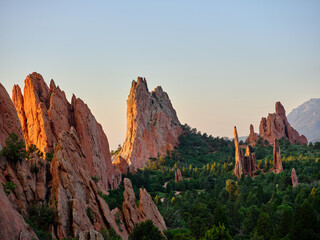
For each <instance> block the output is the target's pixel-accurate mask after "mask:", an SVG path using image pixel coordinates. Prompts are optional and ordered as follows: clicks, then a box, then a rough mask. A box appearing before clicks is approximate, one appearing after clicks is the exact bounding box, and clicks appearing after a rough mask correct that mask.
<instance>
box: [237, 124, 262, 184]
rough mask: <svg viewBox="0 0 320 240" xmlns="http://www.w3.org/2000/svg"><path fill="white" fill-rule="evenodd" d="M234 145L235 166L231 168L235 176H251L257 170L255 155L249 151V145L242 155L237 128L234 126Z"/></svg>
mask: <svg viewBox="0 0 320 240" xmlns="http://www.w3.org/2000/svg"><path fill="white" fill-rule="evenodd" d="M234 145H235V168H234V170H233V172H234V174H235V175H236V176H237V178H241V175H242V174H243V175H245V176H247V175H250V176H253V174H254V172H255V171H256V170H257V164H256V157H255V154H254V153H250V150H249V146H247V148H246V154H245V155H243V152H242V150H241V149H240V145H239V138H238V132H237V128H236V127H234Z"/></svg>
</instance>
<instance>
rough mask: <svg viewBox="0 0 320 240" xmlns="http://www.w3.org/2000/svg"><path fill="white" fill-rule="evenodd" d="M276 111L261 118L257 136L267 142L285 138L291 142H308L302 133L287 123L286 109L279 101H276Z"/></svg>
mask: <svg viewBox="0 0 320 240" xmlns="http://www.w3.org/2000/svg"><path fill="white" fill-rule="evenodd" d="M275 108H276V112H275V113H272V114H271V113H269V115H268V117H267V118H262V119H261V121H260V126H259V136H260V137H261V138H263V139H265V140H267V141H268V142H269V143H271V144H272V143H273V142H274V140H275V139H281V138H283V137H285V138H287V139H288V140H289V141H290V142H291V143H299V144H308V140H307V138H306V137H305V136H304V135H301V136H300V135H299V133H298V132H297V131H296V130H295V129H294V128H293V127H291V125H290V124H289V122H288V120H287V117H286V111H285V109H284V107H283V106H282V104H281V103H280V102H276V105H275Z"/></svg>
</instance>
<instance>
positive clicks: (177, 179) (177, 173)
mask: <svg viewBox="0 0 320 240" xmlns="http://www.w3.org/2000/svg"><path fill="white" fill-rule="evenodd" d="M174 176H175V178H174V181H175V182H176V183H178V182H180V181H182V180H183V179H182V174H181V171H180V169H179V168H178V169H177V171H175V173H174Z"/></svg>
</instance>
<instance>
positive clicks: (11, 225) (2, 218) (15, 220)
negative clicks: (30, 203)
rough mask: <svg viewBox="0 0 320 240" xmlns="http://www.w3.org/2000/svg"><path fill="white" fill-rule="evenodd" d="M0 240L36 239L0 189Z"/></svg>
mask: <svg viewBox="0 0 320 240" xmlns="http://www.w3.org/2000/svg"><path fill="white" fill-rule="evenodd" d="M0 206H1V207H0V239H24V240H33V239H38V238H37V236H36V235H35V234H34V232H33V230H32V229H31V228H30V227H29V225H28V224H26V222H25V221H24V219H23V217H22V216H21V215H20V214H19V213H18V212H17V211H15V210H14V209H13V207H12V206H11V203H10V201H9V199H8V198H7V196H6V194H5V193H4V191H3V190H2V188H0Z"/></svg>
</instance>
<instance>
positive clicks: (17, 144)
mask: <svg viewBox="0 0 320 240" xmlns="http://www.w3.org/2000/svg"><path fill="white" fill-rule="evenodd" d="M1 153H2V155H4V156H5V157H6V158H7V160H8V161H10V162H14V163H16V162H17V161H19V160H21V158H25V157H26V149H25V145H24V142H23V141H22V140H19V138H18V136H17V134H15V133H11V134H10V135H9V137H8V138H7V139H6V145H5V146H4V147H3V149H2V150H1Z"/></svg>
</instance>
